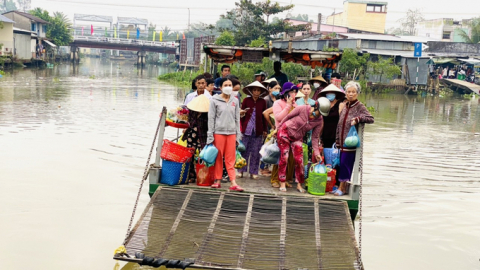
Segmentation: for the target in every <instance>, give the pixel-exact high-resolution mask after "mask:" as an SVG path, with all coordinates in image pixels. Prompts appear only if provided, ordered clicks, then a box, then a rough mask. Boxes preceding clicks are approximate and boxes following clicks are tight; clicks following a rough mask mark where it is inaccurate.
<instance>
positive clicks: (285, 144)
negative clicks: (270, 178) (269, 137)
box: [277, 128, 305, 183]
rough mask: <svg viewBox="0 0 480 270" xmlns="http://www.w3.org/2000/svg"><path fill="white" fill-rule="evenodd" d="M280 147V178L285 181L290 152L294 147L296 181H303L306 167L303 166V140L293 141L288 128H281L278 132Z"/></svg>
mask: <svg viewBox="0 0 480 270" xmlns="http://www.w3.org/2000/svg"><path fill="white" fill-rule="evenodd" d="M277 143H278V148H280V161H279V163H278V179H279V180H280V182H285V180H286V172H287V163H288V152H289V151H290V147H291V148H292V154H293V159H294V161H295V182H297V183H303V182H304V180H305V172H304V171H305V169H304V167H303V148H302V140H299V141H291V140H290V138H289V137H288V132H287V129H286V128H280V130H279V131H278V134H277Z"/></svg>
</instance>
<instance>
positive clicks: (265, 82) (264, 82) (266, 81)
mask: <svg viewBox="0 0 480 270" xmlns="http://www.w3.org/2000/svg"><path fill="white" fill-rule="evenodd" d="M271 82H278V81H277V79H275V78H270V79H268V80H265V81H263V82H262V84H263V86H265V87H267V86H268V85H269V84H270V83H271Z"/></svg>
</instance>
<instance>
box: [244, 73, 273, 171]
mask: <svg viewBox="0 0 480 270" xmlns="http://www.w3.org/2000/svg"><path fill="white" fill-rule="evenodd" d="M243 92H244V93H245V94H246V95H248V96H249V97H247V98H245V99H244V100H243V102H242V107H241V109H242V111H240V116H241V120H240V128H241V131H242V134H243V135H242V142H243V144H244V145H245V149H246V151H244V152H243V153H242V156H243V158H245V160H246V161H247V164H248V165H247V166H245V167H243V168H241V169H238V173H239V174H238V175H237V177H239V178H242V177H243V173H244V172H246V171H247V167H249V170H248V172H249V173H250V178H253V179H258V167H259V165H260V153H259V151H260V148H261V147H262V142H263V138H264V137H265V136H266V135H267V122H266V121H265V118H264V117H263V114H262V113H263V111H265V110H266V109H267V102H266V101H265V99H263V97H265V96H267V95H268V90H267V88H265V87H264V86H263V85H262V84H261V83H259V82H257V81H255V82H253V83H251V84H249V85H247V86H246V87H245V88H243ZM249 159H250V161H249Z"/></svg>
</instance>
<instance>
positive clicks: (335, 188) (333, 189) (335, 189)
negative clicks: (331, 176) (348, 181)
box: [329, 186, 338, 194]
mask: <svg viewBox="0 0 480 270" xmlns="http://www.w3.org/2000/svg"><path fill="white" fill-rule="evenodd" d="M337 190H338V187H337V186H333V188H332V191H330V192H329V193H330V194H334V193H335V191H337Z"/></svg>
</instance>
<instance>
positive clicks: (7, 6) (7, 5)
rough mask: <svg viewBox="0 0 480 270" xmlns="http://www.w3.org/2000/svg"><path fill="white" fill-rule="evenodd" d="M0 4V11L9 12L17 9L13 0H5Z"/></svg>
mask: <svg viewBox="0 0 480 270" xmlns="http://www.w3.org/2000/svg"><path fill="white" fill-rule="evenodd" d="M2 2H3V3H2V4H1V6H0V13H5V12H9V11H12V10H17V5H16V4H15V2H14V1H13V0H5V1H2Z"/></svg>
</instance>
